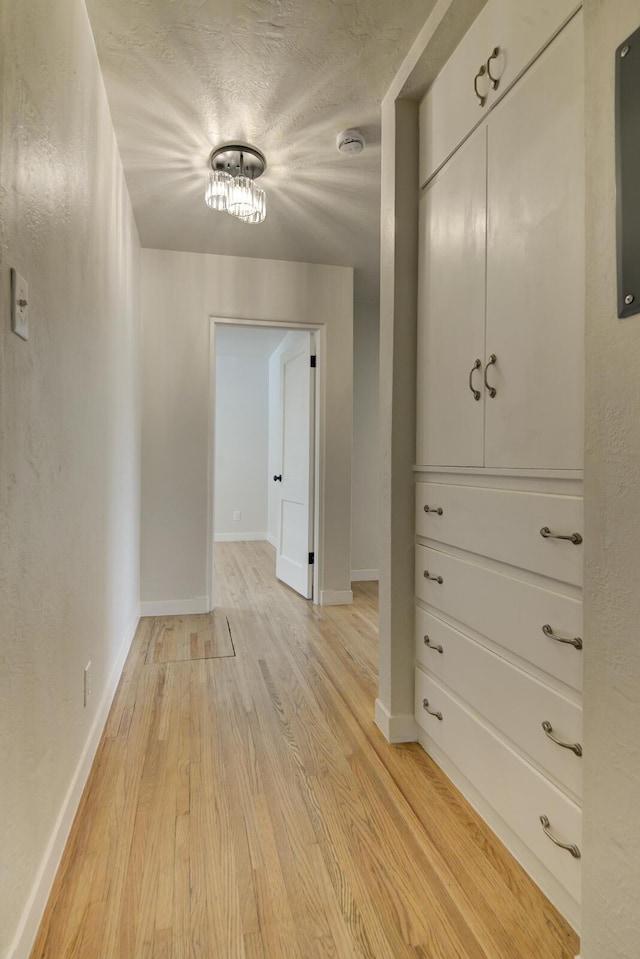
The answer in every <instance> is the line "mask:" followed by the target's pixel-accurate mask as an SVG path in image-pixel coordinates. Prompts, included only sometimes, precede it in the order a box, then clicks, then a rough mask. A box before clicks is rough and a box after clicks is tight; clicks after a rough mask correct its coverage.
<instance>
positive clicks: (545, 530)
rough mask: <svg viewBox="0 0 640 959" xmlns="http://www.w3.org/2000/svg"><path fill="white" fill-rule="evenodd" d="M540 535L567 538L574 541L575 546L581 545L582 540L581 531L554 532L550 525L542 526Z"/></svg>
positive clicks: (545, 537) (551, 537) (571, 541)
mask: <svg viewBox="0 0 640 959" xmlns="http://www.w3.org/2000/svg"><path fill="white" fill-rule="evenodd" d="M540 535H541V536H543V537H544V539H566V540H568V541H569V542H570V543H573V545H574V546H579V545H580V543H581V542H582V536H581V535H580V533H566V534H565V533H552V532H551V530H550V529H549V527H548V526H543V527H542V529H541V530H540Z"/></svg>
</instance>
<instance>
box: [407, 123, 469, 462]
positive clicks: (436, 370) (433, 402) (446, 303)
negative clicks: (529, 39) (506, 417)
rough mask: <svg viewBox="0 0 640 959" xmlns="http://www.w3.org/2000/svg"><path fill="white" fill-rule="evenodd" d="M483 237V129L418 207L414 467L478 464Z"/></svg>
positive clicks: (460, 153) (464, 148) (433, 185)
mask: <svg viewBox="0 0 640 959" xmlns="http://www.w3.org/2000/svg"><path fill="white" fill-rule="evenodd" d="M485 232H486V131H485V130H484V129H482V130H481V131H479V133H478V134H477V135H476V136H474V137H473V138H472V139H471V140H470V141H469V143H468V144H466V145H465V146H464V147H463V148H462V149H461V150H460V152H459V153H458V154H457V155H456V156H455V157H454V158H453V160H452V161H451V163H450V164H448V166H447V167H446V169H445V170H443V171H442V173H441V174H440V175H439V176H438V177H436V179H435V180H434V182H433V183H432V184H431V185H430V187H429V189H428V190H427V192H426V193H425V195H424V196H423V197H422V200H421V202H420V267H419V287H418V345H417V353H418V357H417V359H418V381H417V400H418V406H417V449H416V461H417V462H418V463H419V464H422V465H425V464H430V465H434V466H482V465H483V457H484V452H483V419H484V395H483V394H482V395H481V398H480V400H479V401H476V400H475V399H474V395H473V393H472V391H471V390H470V388H469V373H470V371H471V368H472V366H473V363H474V361H475V360H476V359H481V358H482V357H483V355H484V299H485ZM479 374H481V370H480V371H476V373H475V375H474V387H475V388H476V389H480V383H481V375H479Z"/></svg>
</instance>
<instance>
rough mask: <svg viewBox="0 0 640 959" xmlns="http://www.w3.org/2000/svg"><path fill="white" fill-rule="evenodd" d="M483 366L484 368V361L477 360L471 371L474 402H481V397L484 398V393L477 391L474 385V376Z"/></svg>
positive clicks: (470, 377) (470, 387)
mask: <svg viewBox="0 0 640 959" xmlns="http://www.w3.org/2000/svg"><path fill="white" fill-rule="evenodd" d="M481 366H482V360H480V359H477V360H476V361H475V363H474V364H473V366H472V367H471V370H470V371H469V389H470V390H471V392H472V393H473V398H474V400H479V399H480V397H481V396H482V393H481V392H480V390H477V389H476V388H475V387H474V385H473V374H474V373H475V371H476V370H479V369H480V368H481Z"/></svg>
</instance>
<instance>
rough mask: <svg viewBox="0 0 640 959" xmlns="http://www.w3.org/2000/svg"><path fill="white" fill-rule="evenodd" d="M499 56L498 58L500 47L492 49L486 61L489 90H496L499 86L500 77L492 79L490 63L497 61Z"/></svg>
mask: <svg viewBox="0 0 640 959" xmlns="http://www.w3.org/2000/svg"><path fill="white" fill-rule="evenodd" d="M499 56H500V47H494V48H493V53H492V54H491V56H490V57H489V59H488V60H487V75H488V77H489V79H490V80H491V88H492V89H493V90H497V89H498V87H499V86H500V77H494V75H493V74H492V73H491V61H492V60H497V58H498V57H499Z"/></svg>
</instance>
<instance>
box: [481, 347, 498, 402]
mask: <svg viewBox="0 0 640 959" xmlns="http://www.w3.org/2000/svg"><path fill="white" fill-rule="evenodd" d="M497 362H498V357H497V356H496V354H495V353H492V354H491V356H490V357H489V359H488V360H487V365H486V366H485V368H484V385H485V386H486V388H487V393H488V394H489V396H490V397H491V399H493V398H494V396H495V395H496V393H497V392H498V391H497V389H496V388H495V386H491V384H490V383H488V382H487V372H488V370H489V367H490V366H493V365H494V363H497Z"/></svg>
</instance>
